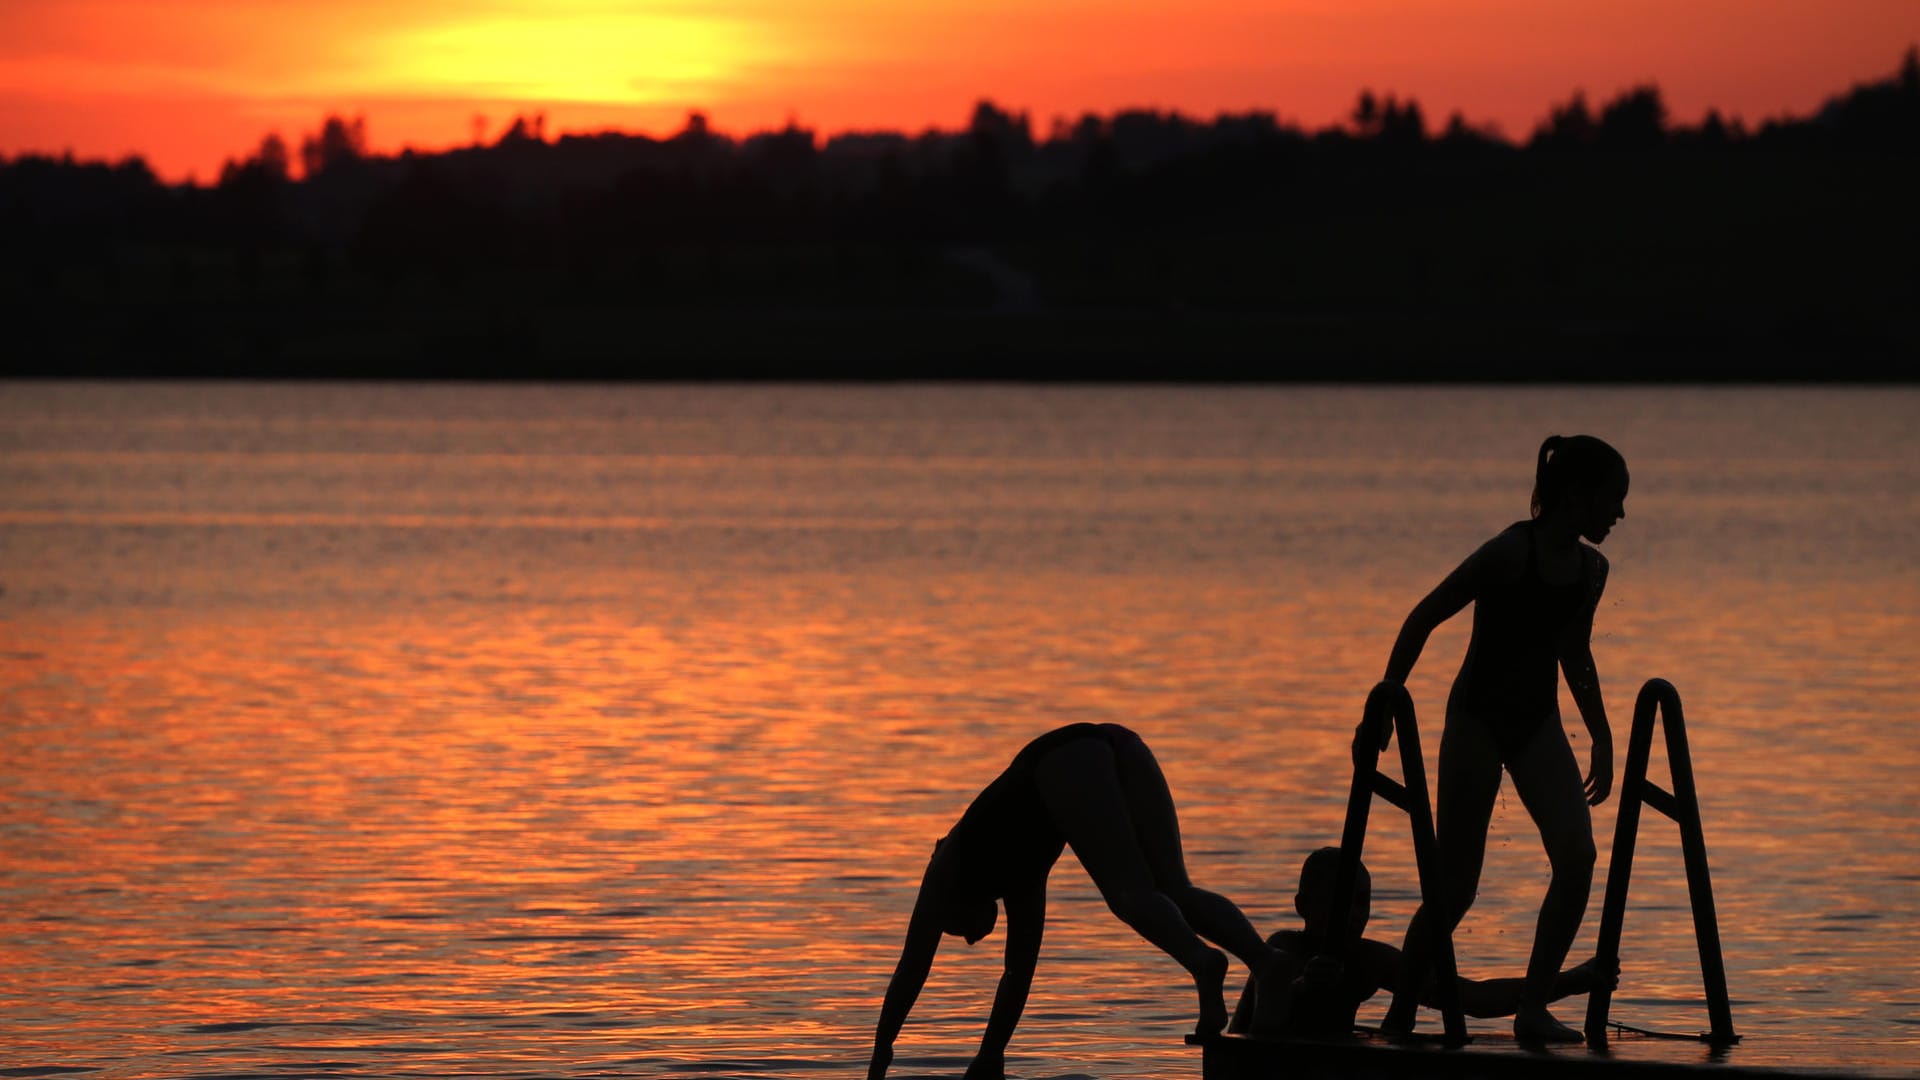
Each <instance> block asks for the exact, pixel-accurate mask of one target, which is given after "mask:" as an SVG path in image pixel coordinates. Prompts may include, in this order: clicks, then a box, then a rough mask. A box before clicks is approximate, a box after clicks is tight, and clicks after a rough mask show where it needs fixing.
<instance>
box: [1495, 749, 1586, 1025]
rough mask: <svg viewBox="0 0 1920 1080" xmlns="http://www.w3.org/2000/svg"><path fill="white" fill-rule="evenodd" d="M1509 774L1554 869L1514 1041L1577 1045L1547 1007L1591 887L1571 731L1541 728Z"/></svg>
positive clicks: (1516, 1019)
mask: <svg viewBox="0 0 1920 1080" xmlns="http://www.w3.org/2000/svg"><path fill="white" fill-rule="evenodd" d="M1507 771H1508V772H1509V773H1510V774H1511V775H1512V776H1513V787H1514V791H1515V792H1517V793H1518V794H1519V796H1520V801H1521V802H1522V803H1523V804H1524V805H1525V806H1526V808H1527V812H1528V813H1529V814H1531V815H1532V816H1533V821H1534V824H1535V825H1537V826H1539V829H1540V839H1541V841H1542V843H1544V844H1545V845H1546V849H1547V861H1548V862H1549V863H1550V864H1551V865H1552V867H1553V878H1552V880H1551V882H1549V884H1548V885H1547V895H1546V898H1545V899H1544V900H1542V901H1541V903H1540V918H1539V922H1538V923H1537V924H1536V925H1535V928H1534V933H1533V951H1532V953H1531V955H1530V956H1529V957H1528V959H1527V981H1526V987H1525V989H1524V990H1523V991H1522V993H1521V996H1520V1011H1519V1012H1517V1013H1516V1014H1515V1015H1514V1018H1513V1033H1514V1035H1515V1036H1516V1037H1518V1038H1520V1039H1523V1040H1525V1041H1529V1042H1579V1041H1580V1039H1581V1035H1580V1033H1579V1032H1578V1031H1575V1030H1574V1029H1572V1028H1570V1027H1567V1026H1566V1025H1565V1024H1562V1023H1561V1022H1560V1021H1559V1020H1557V1019H1555V1018H1554V1016H1553V1014H1552V1013H1551V1012H1549V1011H1548V1010H1547V1002H1548V1001H1549V1000H1550V998H1551V991H1552V989H1553V982H1554V980H1555V979H1556V978H1557V977H1558V976H1559V973H1560V965H1561V964H1562V963H1563V962H1564V961H1565V960H1566V958H1567V951H1568V950H1569V949H1570V948H1572V946H1573V939H1574V935H1575V934H1577V933H1579V931H1580V921H1581V919H1582V917H1584V916H1585V914H1586V910H1587V899H1588V895H1589V893H1590V892H1591V890H1592V887H1593V862H1594V846H1593V817H1592V813H1591V812H1590V811H1589V810H1588V808H1587V798H1586V791H1585V790H1584V788H1583V787H1582V784H1583V780H1582V779H1581V776H1580V765H1579V763H1578V762H1576V761H1575V760H1574V757H1573V748H1572V747H1571V746H1570V745H1568V743H1567V733H1566V730H1565V729H1564V728H1562V727H1561V726H1560V725H1559V724H1557V723H1555V724H1546V725H1543V726H1542V727H1541V729H1540V730H1539V731H1538V732H1536V733H1535V734H1534V737H1533V739H1532V740H1531V741H1529V742H1528V743H1527V745H1526V747H1525V748H1524V749H1523V750H1521V752H1520V754H1519V756H1517V757H1516V758H1515V759H1514V760H1513V761H1512V763H1510V764H1509V766H1508V769H1507Z"/></svg>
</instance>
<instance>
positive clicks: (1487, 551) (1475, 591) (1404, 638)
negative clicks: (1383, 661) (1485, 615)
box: [1385, 533, 1525, 685]
mask: <svg viewBox="0 0 1920 1080" xmlns="http://www.w3.org/2000/svg"><path fill="white" fill-rule="evenodd" d="M1520 542H1521V543H1523V544H1524V543H1525V540H1524V539H1522V540H1521V541H1520ZM1513 544H1514V540H1513V534H1510V533H1502V534H1501V535H1499V536H1496V537H1494V538H1493V539H1491V540H1489V541H1487V542H1486V543H1484V544H1482V545H1480V548H1479V550H1478V551H1475V552H1474V553H1473V554H1471V555H1469V556H1467V557H1466V558H1465V559H1464V560H1462V561H1461V563H1460V565H1459V566H1456V567H1454V569H1453V573H1451V574H1448V575H1447V576H1446V578H1445V579H1443V580H1442V581H1441V582H1440V584H1438V585H1436V586H1434V587H1433V591H1432V592H1430V593H1428V594H1427V595H1426V596H1425V597H1423V598H1422V599H1421V601H1420V602H1419V603H1418V604H1415V605H1414V606H1413V611H1412V612H1410V613H1408V615H1407V619H1406V621H1405V622H1404V623H1401V624H1400V634H1399V636H1398V637H1396V638H1394V639H1393V652H1392V654H1391V655H1389V656H1388V657H1387V673H1386V675H1385V679H1386V681H1388V682H1391V683H1400V684H1402V685H1404V684H1405V683H1406V681H1407V676H1408V675H1410V674H1412V673H1413V665H1414V661H1416V660H1419V659H1420V650H1421V649H1424V648H1426V645H1427V637H1428V635H1430V634H1432V633H1433V631H1434V628H1435V627H1437V626H1439V625H1440V624H1441V623H1443V622H1446V621H1447V620H1448V619H1451V618H1453V617H1454V616H1455V615H1458V614H1459V613H1460V609H1462V608H1464V607H1466V606H1467V605H1468V604H1471V603H1473V598H1474V597H1475V596H1477V595H1479V593H1480V591H1481V588H1482V586H1483V584H1484V583H1486V582H1487V581H1489V580H1493V579H1494V575H1496V574H1498V573H1499V572H1500V570H1501V568H1502V566H1503V565H1504V563H1505V562H1506V561H1508V560H1511V559H1512V558H1513V551H1514V548H1513ZM1521 554H1522V555H1524V554H1525V551H1524V549H1523V550H1522V551H1521Z"/></svg>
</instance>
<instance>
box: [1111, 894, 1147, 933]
mask: <svg viewBox="0 0 1920 1080" xmlns="http://www.w3.org/2000/svg"><path fill="white" fill-rule="evenodd" d="M1150 895H1151V894H1150V893H1146V892H1142V891H1141V890H1138V889H1111V890H1108V891H1105V892H1103V893H1101V896H1102V898H1104V899H1105V900H1106V902H1107V910H1108V911H1111V912H1113V916H1114V918H1116V919H1119V920H1120V921H1121V922H1123V923H1126V924H1127V925H1128V926H1138V925H1139V924H1140V920H1141V919H1142V918H1143V917H1145V915H1146V911H1147V905H1148V903H1149V900H1148V897H1149V896H1150Z"/></svg>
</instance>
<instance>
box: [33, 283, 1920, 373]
mask: <svg viewBox="0 0 1920 1080" xmlns="http://www.w3.org/2000/svg"><path fill="white" fill-rule="evenodd" d="M488 299H489V298H484V297H476V298H473V299H472V300H469V301H460V300H455V299H452V298H446V297H442V298H437V299H436V300H435V301H433V302H428V303H424V304H420V305H401V304H398V303H395V304H392V305H382V306H378V307H376V306H368V307H364V308H358V309H352V308H349V309H345V310H342V309H339V308H334V309H331V310H329V311H327V312H324V313H323V312H320V311H316V310H314V309H313V308H312V307H311V306H309V305H307V304H304V303H293V304H287V303H280V302H275V301H271V300H269V301H242V300H235V301H232V302H228V303H205V302H203V303H196V304H192V305H184V306H183V305H174V304H158V303H111V302H104V301H103V302H101V303H97V304H87V305H78V304H61V303H58V302H55V303H54V304H51V305H48V306H46V307H42V308H38V309H33V308H29V307H27V306H25V305H22V306H21V307H20V308H18V309H16V310H15V311H13V312H11V313H9V315H10V316H11V317H10V319H9V321H10V322H11V323H12V324H13V328H14V333H12V334H11V335H10V336H11V337H12V347H11V348H10V349H9V352H10V353H11V358H10V359H9V360H7V361H6V362H5V363H4V364H0V374H4V375H5V376H8V377H35V378H59V377H69V378H245V379H266V378H298V379H470V380H503V381H519V380H556V381H572V380H592V381H614V382H627V381H638V382H647V381H689V380H692V381H700V380H748V381H760V380H775V381H848V380H858V381H876V380H877V381H898V380H914V381H921V380H938V381H975V380H991V381H1018V382H1088V381H1094V382H1116V381H1118V382H1155V383H1160V382H1164V383H1303V382H1356V381H1359V382H1373V381H1378V382H1394V383H1424V382H1435V383H1474V382H1501V383H1513V382H1522V383H1525V382H1539V383H1570V382H1579V383H1612V382H1633V383H1649V382H1651V383H1674V382H1706V383H1740V382H1770V383H1777V382H1808V383H1827V382H1864V383H1902V382H1911V381H1913V380H1914V379H1915V376H1916V372H1920V365H1916V364H1915V360H1916V359H1920V326H1915V325H1895V324H1894V323H1893V322H1892V320H1891V319H1889V320H1887V321H1886V322H1885V323H1882V324H1879V325H1873V326H1865V327H1859V326H1855V327H1838V326H1835V325H1832V324H1831V323H1826V324H1823V323H1821V322H1820V321H1818V320H1816V319H1807V318H1802V319H1797V320H1796V319H1793V318H1780V317H1775V318H1771V319H1769V318H1767V317H1765V316H1764V315H1760V314H1758V313H1739V315H1738V316H1735V315H1734V314H1732V313H1719V314H1717V315H1716V314H1714V313H1693V314H1674V315H1671V316H1667V317H1663V318H1660V319H1644V320H1639V321H1632V320H1620V321H1617V322H1597V321H1594V320H1590V319H1589V320H1583V319H1573V318H1550V317H1544V316H1537V315H1536V316H1526V317H1511V318H1505V319H1496V318H1491V317H1477V318H1476V317H1471V316H1469V315H1465V314H1462V313H1457V312H1406V311H1393V312H1364V311H1353V312H1342V313H1321V314H1306V313H1290V312H1276V311H1152V310H1145V311H1096V310H1029V311H993V310H979V309H944V310H943V309H920V310H853V309H841V310H785V311H782V310H767V309H728V308H721V307H701V308H680V309H671V310H659V309H655V310H648V309H642V308H618V307H605V306H593V307H557V306H553V307H532V308H526V307H522V308H508V307H505V306H504V305H500V304H495V303H489V302H488ZM1736 319H1739V320H1744V321H1736Z"/></svg>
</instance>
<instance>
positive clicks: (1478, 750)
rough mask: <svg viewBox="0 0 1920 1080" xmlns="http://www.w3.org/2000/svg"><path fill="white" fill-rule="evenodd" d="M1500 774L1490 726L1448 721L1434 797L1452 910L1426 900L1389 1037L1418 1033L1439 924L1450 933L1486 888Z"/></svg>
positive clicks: (1384, 1025) (1409, 940)
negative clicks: (1484, 881)
mask: <svg viewBox="0 0 1920 1080" xmlns="http://www.w3.org/2000/svg"><path fill="white" fill-rule="evenodd" d="M1500 769H1501V766H1500V749H1499V747H1498V746H1496V745H1495V744H1494V741H1493V735H1492V734H1491V733H1490V732H1489V731H1488V730H1487V727H1486V724H1484V723H1483V722H1482V721H1481V720H1480V719H1479V718H1477V717H1473V716H1449V717H1447V722H1446V727H1445V728H1444V729H1443V730H1442V731H1441V734H1440V760H1439V764H1438V765H1437V766H1436V768H1435V773H1436V780H1435V793H1434V832H1435V833H1436V834H1437V835H1436V837H1435V840H1436V847H1437V848H1438V849H1439V856H1440V876H1441V880H1442V881H1443V882H1444V883H1445V885H1446V890H1447V901H1446V903H1447V911H1446V912H1444V913H1441V912H1434V911H1430V910H1428V908H1427V905H1426V904H1424V903H1423V904H1421V905H1420V907H1419V909H1418V910H1416V911H1415V912H1414V913H1413V918H1412V919H1411V920H1409V921H1408V923H1407V936H1406V939H1405V941H1404V942H1403V944H1402V945H1401V949H1400V982H1399V984H1398V985H1397V986H1395V987H1394V991H1393V1004H1391V1005H1389V1006H1388V1007H1387V1016H1386V1019H1384V1020H1382V1021H1381V1022H1380V1029H1381V1030H1382V1031H1385V1032H1387V1033H1388V1034H1405V1033H1407V1032H1410V1031H1412V1030H1413V1024H1414V1018H1415V1014H1416V1011H1417V1010H1418V1009H1419V1007H1420V990H1421V987H1422V986H1424V985H1425V983H1426V981H1427V979H1428V977H1429V975H1430V974H1431V972H1432V968H1433V935H1434V930H1435V927H1434V920H1435V919H1436V918H1442V917H1444V919H1445V925H1446V928H1447V932H1449V933H1451V932H1452V931H1453V929H1454V928H1455V927H1457V926H1459V925H1460V920H1461V919H1463V918H1465V917H1466V914H1467V909H1468V908H1470V907H1472V906H1473V900H1474V897H1475V896H1476V895H1477V894H1478V893H1479V891H1480V869H1481V867H1482V865H1484V864H1485V862H1486V855H1487V827H1488V825H1489V824H1490V823H1491V822H1492V821H1493V803H1494V799H1495V798H1496V797H1498V796H1499V794H1500Z"/></svg>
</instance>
